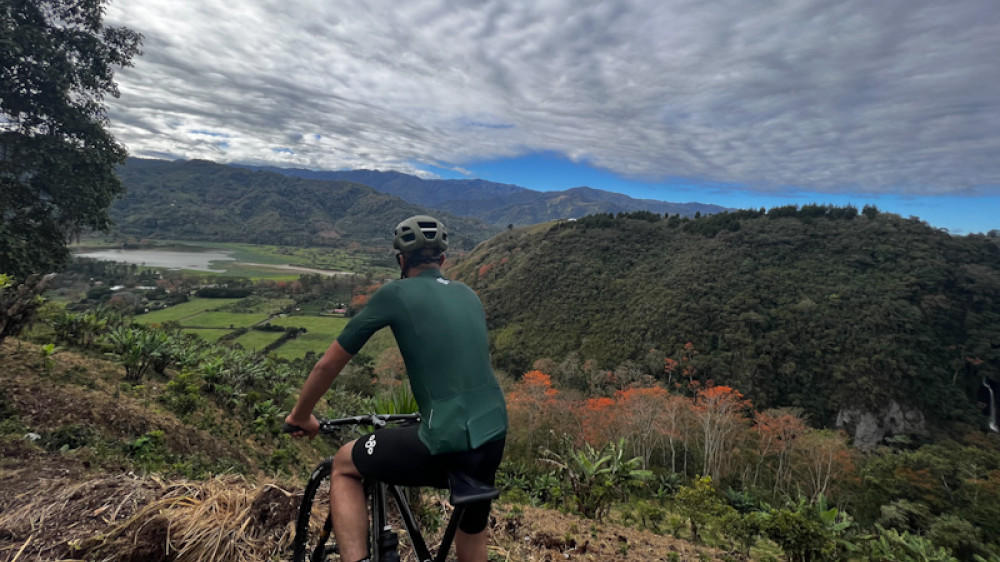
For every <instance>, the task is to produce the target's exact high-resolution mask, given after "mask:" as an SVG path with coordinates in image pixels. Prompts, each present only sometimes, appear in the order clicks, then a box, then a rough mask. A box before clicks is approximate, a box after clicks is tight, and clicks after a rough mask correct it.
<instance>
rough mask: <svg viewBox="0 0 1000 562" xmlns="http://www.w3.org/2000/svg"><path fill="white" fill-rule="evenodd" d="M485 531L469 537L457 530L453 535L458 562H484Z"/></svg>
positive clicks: (467, 534)
mask: <svg viewBox="0 0 1000 562" xmlns="http://www.w3.org/2000/svg"><path fill="white" fill-rule="evenodd" d="M486 539H487V536H486V530H485V529H484V530H483V531H482V532H479V533H476V534H474V535H470V534H469V533H466V532H465V531H463V530H461V529H459V531H458V533H456V534H455V554H456V555H457V556H458V562H486Z"/></svg>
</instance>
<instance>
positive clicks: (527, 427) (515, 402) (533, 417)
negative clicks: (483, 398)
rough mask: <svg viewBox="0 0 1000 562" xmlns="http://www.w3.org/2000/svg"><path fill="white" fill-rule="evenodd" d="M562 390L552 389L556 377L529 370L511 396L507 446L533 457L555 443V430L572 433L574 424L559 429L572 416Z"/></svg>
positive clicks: (510, 393)
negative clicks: (542, 447) (561, 421)
mask: <svg viewBox="0 0 1000 562" xmlns="http://www.w3.org/2000/svg"><path fill="white" fill-rule="evenodd" d="M558 395H559V391H558V390H556V389H555V388H553V387H552V377H550V376H549V375H547V374H545V373H543V372H542V371H538V370H535V371H528V372H527V373H525V374H524V376H523V377H522V378H521V380H520V381H518V382H517V383H516V384H515V385H514V387H513V388H512V389H511V391H510V392H509V393H508V394H507V413H508V416H509V418H510V432H509V434H508V436H507V447H508V449H509V450H510V451H511V452H512V453H513V455H512V456H517V454H520V455H524V456H526V457H533V456H534V453H535V451H536V449H537V448H538V447H539V446H543V445H545V446H548V445H549V444H550V443H551V438H550V434H551V433H552V432H554V431H557V430H559V432H560V433H562V430H566V431H568V430H569V429H570V427H569V426H570V425H571V424H565V423H564V424H563V426H564V427H561V428H560V427H559V426H558V422H559V421H560V420H563V421H565V420H566V419H567V416H568V415H569V412H568V409H567V408H566V405H565V404H564V403H563V401H561V400H558V399H557V397H558Z"/></svg>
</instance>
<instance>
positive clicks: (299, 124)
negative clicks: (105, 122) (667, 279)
mask: <svg viewBox="0 0 1000 562" xmlns="http://www.w3.org/2000/svg"><path fill="white" fill-rule="evenodd" d="M108 19H109V21H110V22H111V23H114V24H121V25H127V26H129V27H132V28H134V29H136V30H137V31H139V32H141V33H143V34H144V35H145V36H146V42H145V49H144V50H145V52H146V54H145V55H144V56H143V57H142V58H140V59H138V60H137V61H136V65H135V68H131V69H126V70H123V71H122V72H120V73H119V81H120V86H121V91H122V96H121V98H120V99H118V100H113V101H112V112H111V117H112V120H113V125H114V130H115V132H116V134H117V135H118V137H119V138H120V139H121V140H122V141H123V142H124V143H125V144H126V145H128V146H129V147H130V149H131V150H132V152H133V154H136V155H140V156H141V155H154V154H156V155H162V154H173V155H176V156H179V157H186V158H194V157H198V158H209V159H213V160H217V161H240V162H262V163H263V162H268V163H274V164H279V165H295V166H307V167H313V168H327V169H336V168H359V167H372V168H380V169H395V170H399V171H404V172H411V173H413V172H417V171H418V167H419V166H422V165H426V164H433V165H441V166H446V167H459V166H461V165H462V164H463V163H466V162H470V161H473V160H483V159H491V158H501V157H508V156H516V155H521V154H525V153H528V152H534V151H551V152H556V153H561V154H566V155H568V156H569V157H570V158H573V159H576V160H586V161H588V162H590V163H592V164H594V165H596V166H599V167H601V168H605V169H608V170H611V171H613V172H616V173H620V174H623V175H627V176H630V177H636V178H645V179H662V178H666V177H675V178H677V177H679V178H692V179H696V180H704V181H710V182H718V183H721V184H738V185H744V186H748V187H750V188H754V189H759V190H763V191H768V190H780V189H781V188H783V187H785V186H802V187H805V188H809V189H815V190H819V191H828V192H838V191H851V192H869V193H888V192H901V193H914V194H935V193H964V192H969V193H971V192H985V193H994V194H995V193H998V192H1000V159H998V158H997V157H996V155H997V154H1000V134H998V132H1000V96H998V95H997V93H996V92H997V90H998V86H1000V67H998V63H997V53H1000V10H997V9H996V4H995V0H958V1H956V2H938V1H930V0H883V1H880V2H871V1H870V0H844V1H841V2H835V3H831V2H827V1H825V0H795V1H793V0H773V1H767V2H747V1H743V0H739V1H738V0H715V1H713V2H702V1H686V0H634V1H625V0H610V1H602V2H597V1H580V0H539V1H536V2H518V3H512V2H502V1H494V0H483V1H471V0H470V1H466V2H454V1H444V0H420V1H418V0H412V1H408V2H396V1H393V0H350V1H348V0H345V1H341V2H336V3H333V2H323V1H320V0H300V1H298V2H291V3H289V2H281V1H278V0H246V1H245V2H241V3H238V4H227V5H223V4H219V3H205V2H194V1H192V0H175V1H174V2H170V3H165V2H161V1H158V0H114V1H113V3H112V5H111V8H110V10H109V12H108ZM192 131H201V132H211V133H218V134H221V135H225V138H224V139H222V138H219V137H215V136H212V135H205V134H198V133H193V132H192ZM223 140H224V142H222V141H223ZM284 149H287V151H285V150H284ZM289 152H291V153H289Z"/></svg>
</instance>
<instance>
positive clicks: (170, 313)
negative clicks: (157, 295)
mask: <svg viewBox="0 0 1000 562" xmlns="http://www.w3.org/2000/svg"><path fill="white" fill-rule="evenodd" d="M240 300H241V299H200V298H198V297H194V298H192V299H191V300H189V301H188V302H182V303H180V304H175V305H173V306H171V307H169V308H164V309H163V310H154V311H153V312H149V313H146V314H142V315H139V316H136V317H135V321H136V322H138V323H140V324H165V323H167V322H178V323H180V324H181V325H182V326H183V325H184V324H187V323H189V322H187V320H188V319H189V318H193V317H195V316H197V315H199V314H203V313H205V312H207V311H210V310H216V309H219V308H222V307H224V306H228V305H231V304H234V303H237V302H239V301H240Z"/></svg>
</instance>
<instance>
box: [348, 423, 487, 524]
mask: <svg viewBox="0 0 1000 562" xmlns="http://www.w3.org/2000/svg"><path fill="white" fill-rule="evenodd" d="M419 429H420V426H419V425H417V424H414V425H410V426H405V427H389V428H385V429H380V430H378V431H376V432H375V433H371V434H368V435H366V436H364V437H361V438H360V439H358V441H357V443H355V444H354V449H353V450H352V451H351V459H352V460H353V461H354V466H356V467H357V469H358V472H360V473H361V475H362V476H365V477H367V478H374V479H376V480H381V481H383V482H386V483H388V484H396V485H399V486H430V487H434V488H441V489H447V488H448V472H449V471H451V470H456V471H459V472H464V473H466V474H468V475H469V476H471V477H473V478H475V479H476V480H479V481H480V482H485V483H487V484H490V485H493V483H494V481H495V480H496V472H497V468H498V467H499V466H500V459H501V458H502V457H503V449H504V443H505V441H504V439H497V440H494V441H490V442H489V443H486V444H484V445H482V446H481V447H479V448H478V449H473V450H471V451H465V452H461V453H445V454H442V455H432V454H431V453H430V450H428V449H427V446H426V445H424V442H423V441H421V440H420V437H419V436H418V435H417V431H418V430H419ZM490 503H491V502H490V501H483V502H477V503H474V504H469V507H468V508H467V509H466V512H465V516H464V517H462V521H461V523H460V524H459V528H460V529H462V531H464V532H466V533H469V534H476V533H479V532H481V531H482V530H483V529H485V528H486V524H487V523H488V522H489V517H490Z"/></svg>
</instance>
